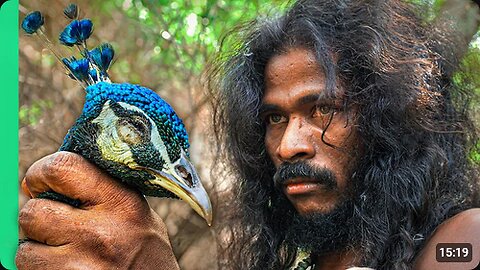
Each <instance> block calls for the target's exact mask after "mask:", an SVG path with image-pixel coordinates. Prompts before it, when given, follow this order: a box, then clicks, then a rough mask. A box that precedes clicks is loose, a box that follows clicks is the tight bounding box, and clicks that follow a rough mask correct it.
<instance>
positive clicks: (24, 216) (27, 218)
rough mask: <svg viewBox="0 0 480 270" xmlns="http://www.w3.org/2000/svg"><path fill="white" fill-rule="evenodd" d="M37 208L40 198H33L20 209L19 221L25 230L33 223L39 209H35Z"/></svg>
mask: <svg viewBox="0 0 480 270" xmlns="http://www.w3.org/2000/svg"><path fill="white" fill-rule="evenodd" d="M37 208H38V200H35V199H31V200H28V201H27V202H26V203H25V205H24V206H23V207H22V209H20V212H19V215H18V223H19V225H20V227H21V228H22V229H23V230H26V229H27V228H29V226H30V225H31V223H32V221H33V219H34V217H35V214H36V213H37V211H35V209H37Z"/></svg>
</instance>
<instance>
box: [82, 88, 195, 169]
mask: <svg viewBox="0 0 480 270" xmlns="http://www.w3.org/2000/svg"><path fill="white" fill-rule="evenodd" d="M86 91H87V95H86V97H85V105H84V107H83V113H82V117H85V118H88V119H91V118H95V117H97V116H98V114H99V113H100V111H101V108H102V105H103V104H104V103H105V102H106V101H107V100H112V101H115V102H125V103H128V104H130V105H133V106H136V107H138V108H139V109H141V110H143V111H144V112H145V113H146V114H147V115H148V116H149V117H150V118H152V120H153V121H154V122H155V123H156V124H157V125H160V126H159V127H158V130H159V132H160V136H161V137H162V140H163V141H164V142H165V146H166V147H167V152H168V155H169V157H170V159H171V160H177V159H178V157H179V156H180V152H181V150H182V149H183V151H184V152H185V153H186V154H187V155H188V148H189V147H190V144H189V142H188V134H187V131H186V130H185V126H184V124H183V122H182V120H181V119H180V118H179V117H178V116H177V114H176V113H175V111H174V110H173V108H172V107H171V106H170V105H169V104H168V103H167V102H165V101H164V100H163V99H162V98H160V97H159V96H158V95H157V94H156V93H155V92H153V91H152V90H150V89H148V88H146V87H143V86H140V85H134V84H129V83H121V84H116V83H106V82H99V83H97V84H95V85H91V86H89V87H87V89H86Z"/></svg>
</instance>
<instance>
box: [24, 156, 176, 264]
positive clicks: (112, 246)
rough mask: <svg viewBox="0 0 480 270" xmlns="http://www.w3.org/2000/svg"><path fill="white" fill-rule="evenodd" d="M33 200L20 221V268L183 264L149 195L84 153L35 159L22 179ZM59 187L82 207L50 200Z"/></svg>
mask: <svg viewBox="0 0 480 270" xmlns="http://www.w3.org/2000/svg"><path fill="white" fill-rule="evenodd" d="M22 188H23V190H24V193H25V194H27V195H28V196H29V197H31V198H33V199H30V200H29V201H28V202H27V203H26V204H25V205H24V206H23V208H22V209H21V210H20V215H19V223H20V227H21V228H22V230H23V232H24V234H25V236H26V237H28V239H30V240H29V241H27V242H24V243H22V244H20V245H19V248H18V251H17V256H16V264H17V267H18V269H179V267H178V264H177V261H176V259H175V256H174V255H173V251H172V248H171V245H170V241H169V239H168V235H167V231H166V227H165V224H164V223H163V221H162V220H161V219H160V217H159V216H158V215H157V214H156V213H155V212H154V211H153V210H152V209H151V208H150V207H149V205H148V203H147V201H146V200H145V198H144V197H143V196H142V195H141V194H140V193H138V192H136V191H133V190H131V189H129V188H127V187H125V186H124V185H122V184H120V183H119V182H118V181H116V180H114V179H113V178H111V177H110V176H108V175H107V174H105V173H104V172H103V171H101V170H99V169H98V168H97V167H95V166H94V165H93V164H91V163H89V162H88V161H87V160H85V159H84V158H82V157H81V156H79V155H77V154H73V153H69V152H58V153H55V154H52V155H49V156H47V157H45V158H43V159H41V160H39V161H37V162H36V163H34V164H33V165H32V166H31V167H30V168H29V169H28V171H27V173H26V175H25V178H24V179H23V181H22ZM44 191H55V192H58V193H61V194H64V195H66V196H68V197H70V198H74V199H78V200H80V201H81V202H82V205H81V207H80V209H78V208H74V207H71V206H69V205H66V204H64V203H60V202H56V201H51V200H47V199H35V197H36V196H38V194H40V193H42V192H44Z"/></svg>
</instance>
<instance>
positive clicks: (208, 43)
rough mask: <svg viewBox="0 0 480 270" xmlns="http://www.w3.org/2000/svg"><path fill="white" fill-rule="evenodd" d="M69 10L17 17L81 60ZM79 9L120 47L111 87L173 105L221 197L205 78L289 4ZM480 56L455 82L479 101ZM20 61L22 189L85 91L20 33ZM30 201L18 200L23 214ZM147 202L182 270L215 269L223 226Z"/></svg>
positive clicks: (471, 54) (226, 1)
mask: <svg viewBox="0 0 480 270" xmlns="http://www.w3.org/2000/svg"><path fill="white" fill-rule="evenodd" d="M461 1H464V0H461ZM414 2H420V3H426V4H428V5H430V6H431V12H429V13H427V14H425V19H426V20H433V19H435V18H436V17H437V15H438V14H440V13H441V11H442V10H443V9H445V8H448V7H447V5H449V4H451V2H450V1H448V2H447V1H442V0H434V1H432V0H417V1H414ZM446 2H447V3H446ZM453 2H455V1H453ZM69 3H70V1H64V0H48V1H47V0H36V1H26V0H25V1H20V10H19V16H20V21H21V20H22V19H23V18H24V17H25V15H26V14H27V13H29V12H30V11H33V10H40V11H42V13H44V15H45V32H46V34H47V36H49V37H50V39H51V40H52V41H53V42H54V43H55V44H58V46H56V47H57V48H58V49H65V50H64V51H62V52H63V55H64V56H70V55H72V54H73V52H72V51H69V50H68V49H67V48H65V47H64V46H61V45H59V43H58V41H57V37H58V34H59V33H60V32H61V31H62V29H63V27H64V26H65V25H66V24H68V20H67V19H66V18H64V16H63V9H64V8H65V7H66V6H67V5H68V4H69ZM77 4H79V7H80V17H81V18H90V19H91V20H92V21H93V23H94V25H95V26H94V33H93V35H92V37H91V38H90V39H89V45H90V47H91V48H93V47H94V46H96V45H99V44H100V43H101V42H109V43H111V44H112V45H113V47H114V48H115V51H116V56H115V62H114V64H113V65H112V68H111V69H110V72H109V74H110V76H111V78H112V81H114V82H127V81H128V82H130V83H136V84H141V85H143V86H146V87H149V88H150V89H153V90H154V91H156V92H157V93H158V94H159V95H160V96H161V97H162V98H164V99H165V100H166V101H167V102H169V103H170V104H171V105H172V106H173V107H174V108H175V110H176V112H177V114H178V115H179V116H180V117H181V118H182V119H183V120H184V123H185V125H186V128H187V130H188V132H189V136H190V144H191V157H192V161H193V163H194V164H195V166H196V168H197V169H198V171H199V173H200V175H201V177H202V180H203V182H204V183H205V185H206V186H207V189H208V190H209V193H210V194H212V195H214V194H217V191H218V189H219V188H221V187H222V186H223V187H225V186H228V181H227V179H211V175H210V171H211V166H212V164H211V161H212V158H213V155H214V153H212V151H211V149H213V148H211V147H209V145H210V144H211V137H210V136H209V130H210V129H209V120H210V112H209V107H208V101H209V100H208V98H207V97H206V95H205V92H204V89H203V88H202V71H204V69H205V67H206V65H207V62H208V60H209V58H210V57H212V56H213V54H214V53H215V52H217V51H218V49H219V46H220V40H221V37H222V36H223V35H224V34H225V33H226V32H227V31H228V30H231V29H233V28H234V26H235V25H237V24H239V23H241V22H246V21H249V20H251V19H254V18H256V17H258V16H265V15H269V14H275V13H277V12H279V11H281V10H283V9H284V8H285V7H287V6H288V3H285V1H280V0H275V1H259V0H252V1H244V0H221V1H219V0H193V1H190V0H185V1H167V0H109V1H104V0H82V1H79V2H78V3H77ZM467 17H468V16H467ZM468 18H469V17H468ZM468 18H463V19H461V20H466V21H467V19H468ZM461 24H463V23H461ZM467 24H468V22H465V25H467ZM474 32H476V31H474ZM479 47H480V39H479V38H478V32H477V34H476V36H475V37H474V38H473V41H472V42H471V43H470V46H469V48H468V52H467V53H466V56H465V58H464V60H463V62H462V63H463V64H462V65H463V69H462V70H463V71H461V72H458V73H457V74H456V75H455V76H456V77H455V80H456V83H458V84H461V85H464V86H465V87H469V88H470V89H472V90H471V91H475V92H476V93H480V88H479V87H478V86H479V85H480V66H479V62H480V49H479ZM19 57H20V82H19V98H20V107H19V119H20V130H19V144H20V148H19V180H21V179H22V178H23V176H24V173H25V171H26V170H27V168H28V167H29V166H30V165H31V164H32V163H33V162H35V161H36V160H38V159H40V158H41V157H43V156H45V155H48V154H50V153H53V152H55V151H56V150H57V149H58V147H59V146H60V145H61V143H62V141H63V137H64V136H65V134H66V132H67V130H68V128H69V127H70V126H72V124H73V122H74V121H75V119H76V118H77V117H78V116H79V115H80V113H81V109H82V106H83V101H84V90H83V89H82V88H81V87H80V86H79V85H78V84H77V83H76V82H75V81H73V80H70V79H68V78H67V76H65V75H64V69H63V68H62V66H61V65H60V64H59V63H58V62H57V61H56V59H55V57H53V55H52V54H51V53H50V52H49V51H48V50H47V49H46V48H45V46H44V45H43V44H41V43H40V42H39V40H38V39H37V38H35V37H32V36H27V35H25V34H23V33H21V34H20V49H19ZM475 104H476V103H475ZM476 108H478V107H476ZM476 110H478V109H476ZM477 115H478V114H477ZM471 155H472V160H473V161H475V162H480V154H479V153H478V152H472V154H471ZM224 196H225V197H222V198H215V197H216V196H215V195H214V196H213V197H214V198H213V200H214V203H215V201H217V200H218V201H220V204H221V201H222V200H228V193H227V194H226V195H224ZM26 200H27V198H26V197H24V196H23V195H20V202H19V203H20V207H21V206H22V205H23V204H24V203H25V201H26ZM148 200H149V202H150V204H151V206H152V207H153V208H154V209H155V210H156V211H157V212H158V213H159V214H160V216H161V217H162V218H163V220H164V221H165V223H166V225H167V228H168V232H169V235H170V239H171V241H172V245H173V248H174V252H175V254H176V256H177V259H178V260H179V263H180V267H181V268H182V269H186V270H188V269H217V266H216V260H215V257H216V243H215V226H213V227H212V228H209V227H207V225H206V224H205V222H204V221H203V220H202V219H201V218H199V217H198V216H197V215H196V214H195V213H194V212H193V210H191V208H190V207H189V206H188V205H187V204H185V203H183V202H181V201H175V200H167V199H157V198H148Z"/></svg>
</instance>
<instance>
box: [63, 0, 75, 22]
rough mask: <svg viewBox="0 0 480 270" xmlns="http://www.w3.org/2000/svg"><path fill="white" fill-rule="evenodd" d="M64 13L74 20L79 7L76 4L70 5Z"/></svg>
mask: <svg viewBox="0 0 480 270" xmlns="http://www.w3.org/2000/svg"><path fill="white" fill-rule="evenodd" d="M63 14H65V16H66V17H67V18H69V19H71V20H74V19H76V18H77V16H78V7H77V5H75V4H70V5H68V6H67V7H66V8H65V9H64V10H63Z"/></svg>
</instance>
